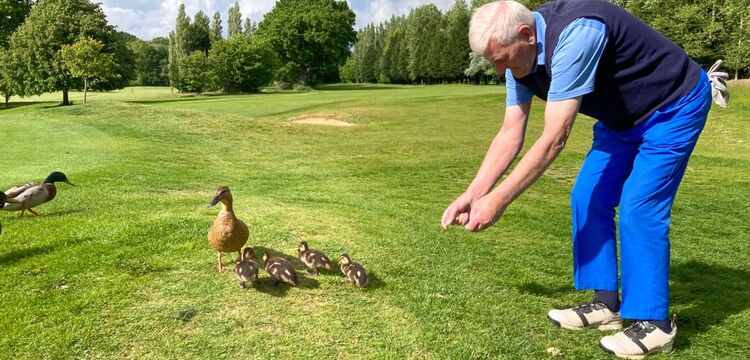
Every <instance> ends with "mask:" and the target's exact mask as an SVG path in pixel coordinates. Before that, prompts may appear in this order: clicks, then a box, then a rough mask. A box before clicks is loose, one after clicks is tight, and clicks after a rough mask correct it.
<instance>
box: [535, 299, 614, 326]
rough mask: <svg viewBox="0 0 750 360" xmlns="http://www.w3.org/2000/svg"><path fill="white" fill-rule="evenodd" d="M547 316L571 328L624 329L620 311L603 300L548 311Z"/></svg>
mask: <svg viewBox="0 0 750 360" xmlns="http://www.w3.org/2000/svg"><path fill="white" fill-rule="evenodd" d="M547 317H549V319H550V320H551V321H552V323H554V324H555V325H557V326H559V327H562V328H565V329H571V330H581V329H584V328H592V329H599V330H619V329H622V319H621V318H620V313H619V312H616V313H615V312H612V311H611V310H609V308H608V307H607V305H604V303H602V302H598V301H592V302H590V303H586V304H583V305H580V306H576V307H573V308H568V309H559V310H558V309H554V310H550V311H549V313H547Z"/></svg>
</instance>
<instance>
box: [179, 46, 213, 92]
mask: <svg viewBox="0 0 750 360" xmlns="http://www.w3.org/2000/svg"><path fill="white" fill-rule="evenodd" d="M209 70H210V67H209V64H208V57H207V56H206V54H204V53H203V52H201V51H194V52H192V53H190V54H189V55H187V56H185V57H183V58H181V59H180V67H179V71H180V74H179V77H180V87H179V88H178V89H179V90H180V91H182V92H191V93H200V92H203V91H205V90H206V89H207V88H208V87H209V85H210V72H209Z"/></svg>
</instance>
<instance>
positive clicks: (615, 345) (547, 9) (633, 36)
mask: <svg viewBox="0 0 750 360" xmlns="http://www.w3.org/2000/svg"><path fill="white" fill-rule="evenodd" d="M469 42H470V44H471V48H472V51H473V52H474V53H475V54H478V55H482V56H484V58H485V59H487V60H488V61H489V62H491V63H492V64H493V65H494V66H495V67H496V68H497V71H498V74H505V79H506V81H507V96H506V105H507V106H506V110H505V117H504V119H503V124H502V128H501V129H500V131H499V133H498V134H497V136H496V137H495V139H494V140H493V141H492V144H491V145H490V147H489V150H488V151H487V154H486V155H485V158H484V160H483V162H482V165H481V166H480V168H479V170H478V172H477V174H476V176H475V178H474V180H473V181H472V182H471V184H470V185H469V187H468V188H467V190H466V191H465V192H464V193H463V194H462V195H460V196H459V197H458V198H457V199H456V200H455V201H453V203H452V204H450V206H449V207H448V208H447V209H446V210H445V213H444V214H443V217H442V220H441V223H442V225H443V227H444V228H447V227H448V226H450V225H453V224H461V225H464V226H465V228H466V230H469V231H481V230H484V229H486V228H487V227H489V226H492V225H493V224H494V223H495V222H496V221H497V220H498V219H499V218H500V216H501V215H502V214H503V212H504V211H505V209H506V208H507V207H508V205H510V203H511V202H512V201H513V200H515V199H516V198H517V197H518V196H519V195H521V193H522V192H523V191H524V190H525V189H526V188H528V187H529V186H530V185H531V184H532V183H533V182H534V181H535V180H536V179H537V178H539V177H540V176H541V175H542V173H543V172H544V171H545V170H546V169H547V167H548V166H549V165H550V163H551V162H552V161H553V160H554V159H555V157H557V155H558V154H559V153H560V151H561V150H562V149H563V147H564V146H565V142H566V140H567V138H568V135H569V134H570V131H571V130H572V128H573V121H574V120H575V118H576V116H577V114H578V113H583V114H586V115H588V116H591V117H593V118H595V119H596V120H598V121H597V122H596V124H595V125H594V128H593V132H594V134H593V145H592V147H591V150H590V151H589V153H588V155H587V156H586V159H585V161H584V163H583V166H582V167H581V170H580V173H579V175H578V179H577V180H576V183H575V186H574V188H573V191H572V193H571V206H572V210H573V263H574V268H573V269H574V285H575V287H576V289H579V290H594V291H595V295H594V299H593V301H591V302H589V303H586V304H582V305H580V306H577V307H573V308H569V309H562V310H551V311H550V312H549V314H548V317H549V318H550V320H551V321H552V322H553V323H554V324H556V325H558V326H560V327H563V328H566V329H581V328H596V329H602V330H615V329H621V328H622V318H627V319H632V320H634V321H633V322H632V325H630V326H629V327H628V328H627V329H625V330H624V331H621V332H618V333H616V334H614V335H611V336H605V337H603V338H602V339H601V341H600V345H601V347H602V348H603V349H604V350H606V351H608V352H612V353H615V354H616V355H618V356H621V357H632V358H640V357H643V356H644V355H646V354H649V353H653V352H659V351H668V350H670V349H671V347H672V344H673V342H674V338H675V335H676V333H677V327H676V325H675V323H674V320H670V319H669V318H668V313H667V311H668V307H669V287H668V277H669V222H670V209H671V207H672V202H673V200H674V197H675V193H676V192H677V188H678V186H679V184H680V181H681V179H682V176H683V174H684V173H685V167H686V166H687V163H688V159H689V158H690V154H691V152H692V151H693V148H694V147H695V144H696V142H697V141H698V136H699V135H700V133H701V131H702V130H703V126H704V125H705V122H706V117H707V114H708V111H709V109H710V106H711V85H710V81H709V78H708V77H707V75H706V73H705V72H704V71H703V70H702V69H701V67H700V66H699V65H698V64H697V63H695V62H694V61H693V60H691V59H690V58H689V57H688V56H687V54H686V53H685V51H684V50H683V49H681V48H680V47H679V46H677V45H676V44H674V43H673V42H672V41H670V40H668V39H667V38H665V37H664V36H662V35H660V34H659V33H658V32H656V31H654V30H653V29H651V28H650V27H649V26H648V25H646V24H644V23H643V22H641V21H640V20H638V19H637V18H636V17H634V16H633V15H631V14H630V13H628V12H627V11H625V10H623V9H621V8H619V7H617V6H615V5H613V4H610V3H608V2H605V1H599V0H576V1H572V0H560V1H555V2H550V3H546V4H544V5H542V6H541V7H539V9H537V11H535V12H531V11H529V10H528V9H526V8H525V7H524V6H523V5H520V4H518V3H516V2H513V1H497V2H493V3H489V4H487V5H485V6H482V7H481V8H479V9H477V10H476V12H475V13H474V15H473V17H472V20H471V26H470V31H469ZM533 95H536V96H537V97H539V98H541V99H543V100H546V101H547V103H546V105H545V112H544V131H543V133H542V134H541V136H540V137H539V138H538V139H537V140H536V141H535V142H534V144H533V146H532V147H531V148H530V149H529V150H528V152H527V153H526V154H525V155H524V156H523V157H522V159H521V160H520V161H519V162H518V164H517V166H516V167H515V168H514V169H513V171H511V172H510V174H508V176H507V177H506V178H505V179H504V180H503V181H501V182H500V183H499V184H497V186H495V184H496V183H497V182H498V180H499V179H500V178H501V176H502V175H503V174H504V173H505V171H506V170H507V169H508V167H509V166H510V164H511V162H512V161H513V160H514V159H515V157H516V156H517V155H518V153H519V151H520V150H521V147H522V144H523V140H524V132H525V129H526V122H527V120H528V115H529V111H530V109H531V100H532V96H533ZM493 186H494V188H493ZM617 206H619V212H620V214H619V215H620V218H619V229H620V246H621V254H620V256H621V258H620V260H621V263H620V265H621V269H620V278H619V279H620V281H619V283H621V285H622V302H621V301H620V298H619V295H618V291H619V286H618V285H620V284H619V283H618V268H617V250H616V249H617V245H616V239H615V220H614V218H615V208H616V207H617Z"/></svg>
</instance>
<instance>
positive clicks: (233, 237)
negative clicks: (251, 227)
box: [208, 186, 250, 272]
mask: <svg viewBox="0 0 750 360" xmlns="http://www.w3.org/2000/svg"><path fill="white" fill-rule="evenodd" d="M219 202H221V205H222V208H221V211H219V215H218V216H216V220H214V223H213V225H211V228H210V229H209V230H208V242H209V243H210V244H211V246H213V248H214V249H216V256H217V259H218V264H217V265H216V270H217V271H219V272H222V271H224V266H223V265H222V264H221V255H222V253H229V252H237V254H238V255H239V256H240V259H241V258H242V254H240V250H241V249H242V246H244V245H245V243H246V242H247V237H248V236H249V234H250V233H249V232H248V230H247V225H245V223H244V222H242V220H240V219H238V218H237V216H235V215H234V210H233V209H232V193H231V192H230V191H229V188H228V187H226V186H220V187H219V188H218V189H216V194H214V198H213V199H211V201H209V202H208V207H212V206H214V205H216V204H218V203H219Z"/></svg>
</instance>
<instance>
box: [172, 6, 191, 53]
mask: <svg viewBox="0 0 750 360" xmlns="http://www.w3.org/2000/svg"><path fill="white" fill-rule="evenodd" d="M189 32H190V17H189V16H187V13H185V4H180V6H179V7H178V8H177V19H176V20H175V28H174V41H175V51H176V54H177V59H176V60H177V62H178V63H179V58H180V57H182V56H184V55H187V54H189V53H190V51H189V49H190V34H189ZM178 66H179V65H178Z"/></svg>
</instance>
